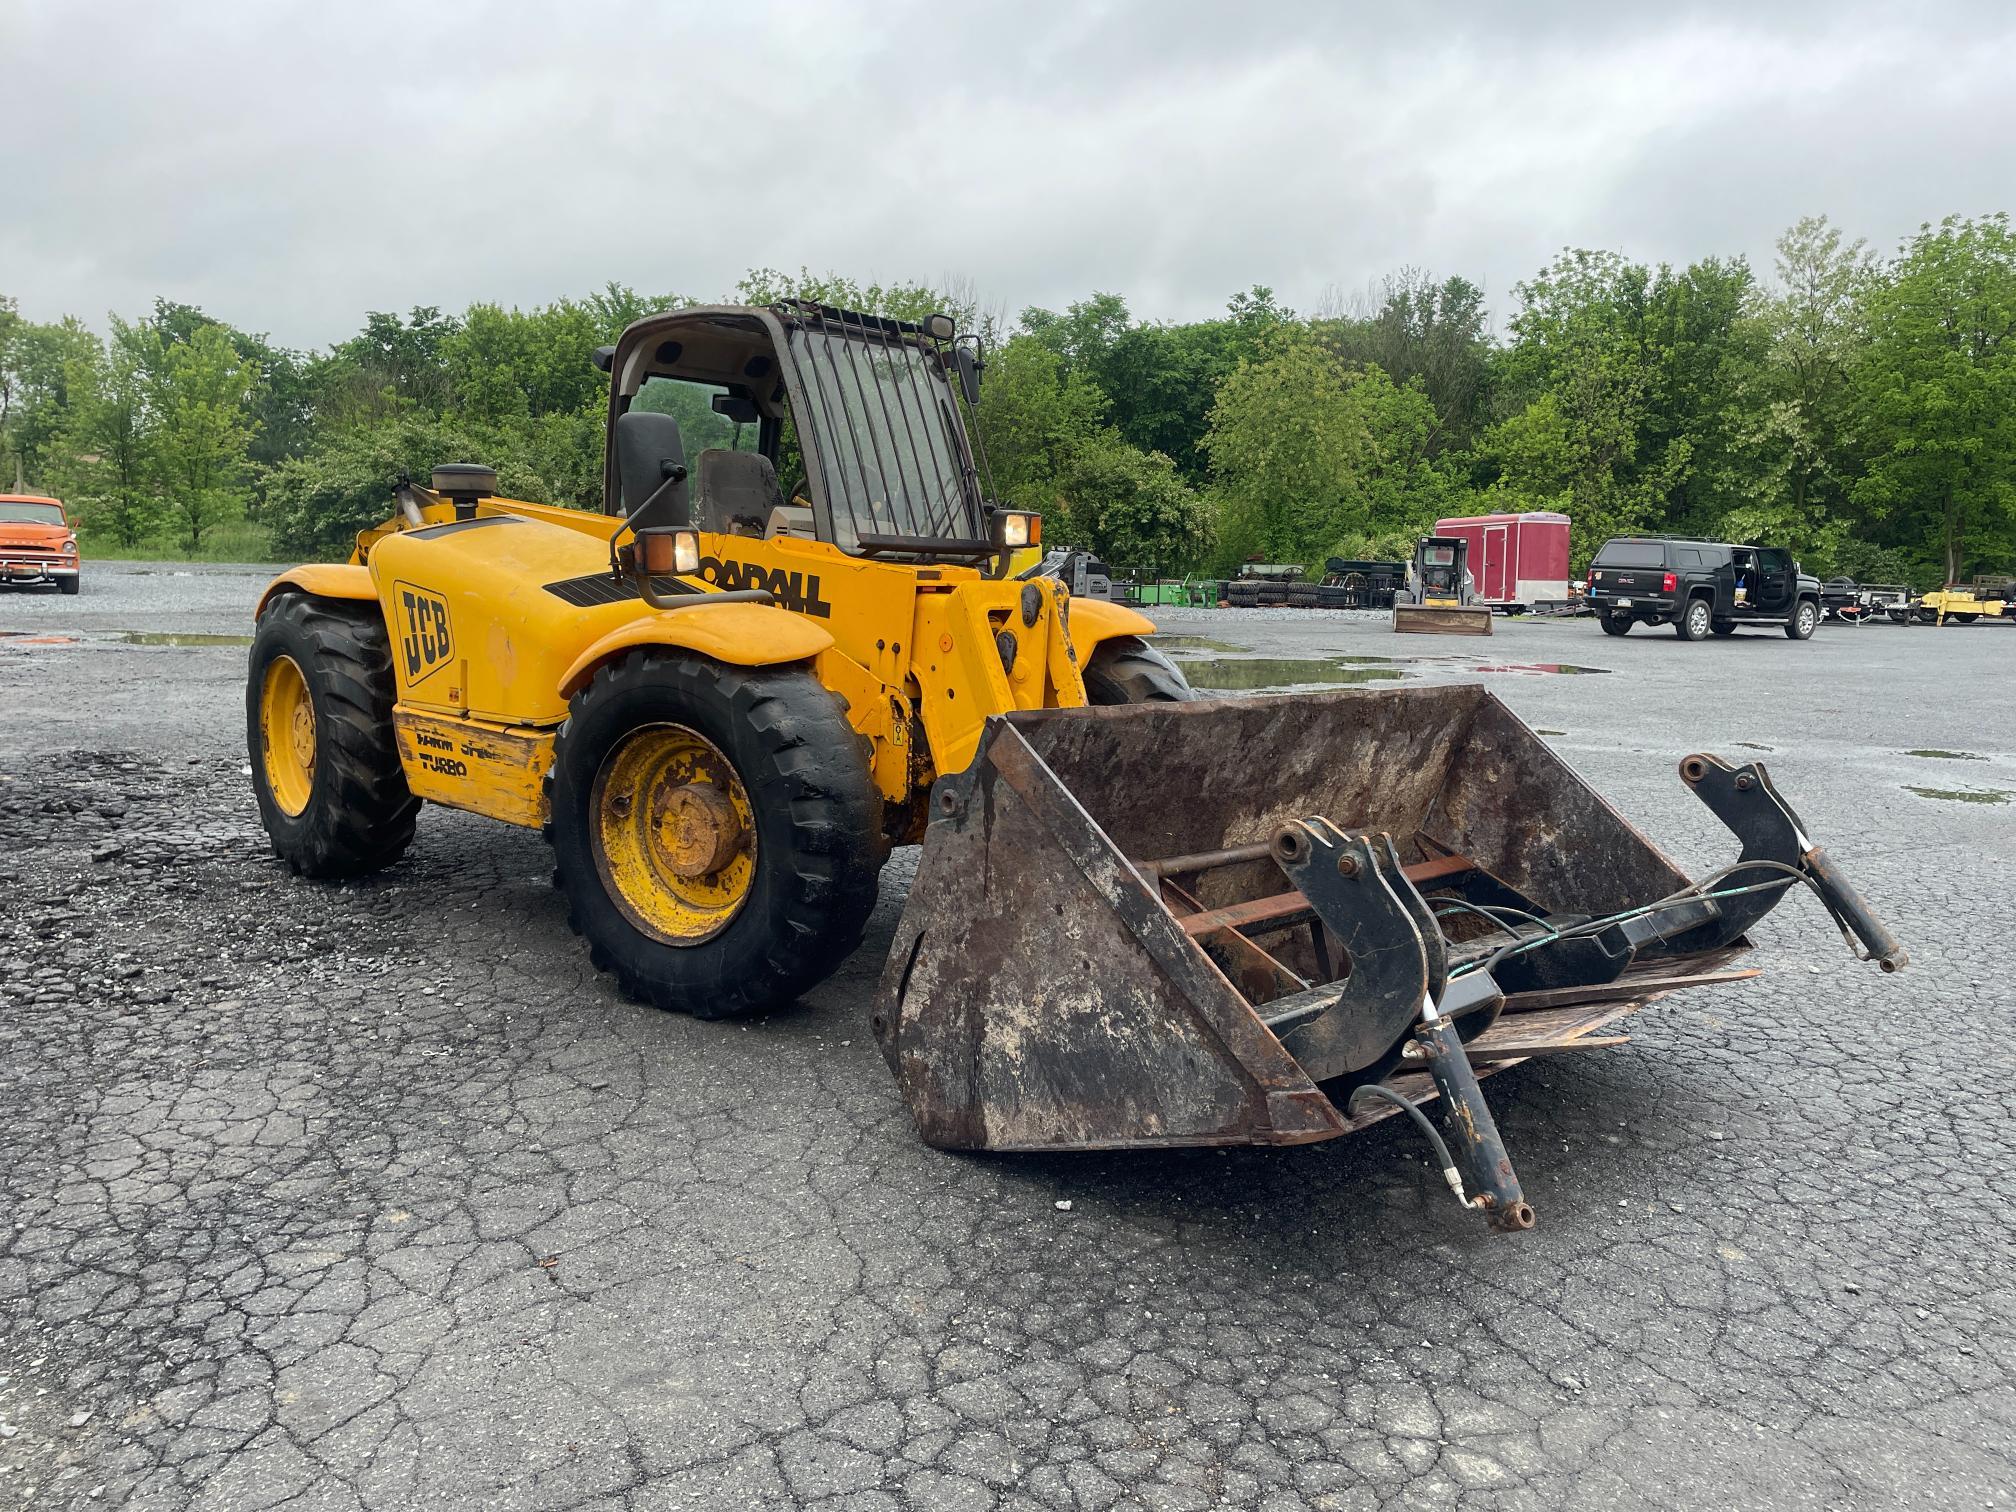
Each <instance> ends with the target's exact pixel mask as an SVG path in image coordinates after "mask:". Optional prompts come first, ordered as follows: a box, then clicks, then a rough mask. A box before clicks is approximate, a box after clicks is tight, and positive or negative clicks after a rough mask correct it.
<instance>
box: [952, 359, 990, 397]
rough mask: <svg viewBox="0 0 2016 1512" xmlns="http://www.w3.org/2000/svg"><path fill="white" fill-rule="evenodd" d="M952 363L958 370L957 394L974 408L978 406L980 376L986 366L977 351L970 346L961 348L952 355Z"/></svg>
mask: <svg viewBox="0 0 2016 1512" xmlns="http://www.w3.org/2000/svg"><path fill="white" fill-rule="evenodd" d="M952 360H953V362H954V363H956V364H957V365H958V368H959V392H960V393H962V394H964V395H965V396H966V402H967V403H968V404H969V405H972V406H974V407H975V408H978V407H979V404H980V375H981V373H983V372H985V371H986V368H987V364H986V363H985V362H984V361H983V360H982V359H981V356H980V354H979V352H978V351H976V350H975V349H974V348H972V347H970V346H962V347H960V348H959V349H958V351H957V352H955V353H954V354H953V358H952Z"/></svg>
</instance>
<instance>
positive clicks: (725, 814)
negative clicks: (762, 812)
mask: <svg viewBox="0 0 2016 1512" xmlns="http://www.w3.org/2000/svg"><path fill="white" fill-rule="evenodd" d="M652 804H653V807H654V809H655V810H656V812H654V813H653V815H652V816H651V817H652V825H651V833H652V840H653V843H654V844H655V845H656V846H657V847H658V848H659V849H660V850H661V851H662V852H663V856H664V864H665V868H666V870H668V871H670V872H671V873H672V874H673V875H674V876H675V877H711V876H713V875H714V874H715V873H716V872H718V871H720V870H721V868H722V867H724V866H726V865H727V864H728V863H729V862H730V861H732V860H734V859H735V856H736V853H737V852H739V851H740V850H741V849H742V837H743V835H744V834H745V831H744V829H743V827H742V821H741V819H740V818H739V817H737V815H736V813H735V805H734V804H733V803H731V802H730V801H729V799H728V795H727V794H725V793H723V792H722V791H721V790H720V789H719V788H717V787H715V786H713V784H711V783H703V782H689V783H687V784H686V785H685V786H684V787H675V788H660V789H659V790H658V793H657V795H656V796H655V797H654V798H653V800H652Z"/></svg>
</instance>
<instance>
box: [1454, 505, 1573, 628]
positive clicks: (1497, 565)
mask: <svg viewBox="0 0 2016 1512" xmlns="http://www.w3.org/2000/svg"><path fill="white" fill-rule="evenodd" d="M1435 534H1436V535H1438V536H1454V537H1458V538H1460V539H1462V540H1464V541H1467V542H1469V550H1470V575H1471V577H1472V578H1473V579H1475V581H1476V590H1477V591H1476V595H1475V597H1474V599H1473V600H1472V601H1473V602H1475V603H1479V604H1486V605H1489V606H1490V607H1491V608H1494V609H1505V610H1510V611H1512V612H1514V613H1516V612H1518V611H1519V610H1522V609H1530V608H1532V607H1533V606H1534V605H1535V604H1564V603H1566V602H1567V601H1568V516H1566V515H1565V514H1556V513H1554V512H1553V511H1552V510H1544V509H1535V510H1528V511H1527V512H1526V513H1524V514H1488V515H1463V516H1459V517H1457V518H1454V519H1447V520H1437V521H1436V522H1435Z"/></svg>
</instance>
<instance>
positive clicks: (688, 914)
mask: <svg viewBox="0 0 2016 1512" xmlns="http://www.w3.org/2000/svg"><path fill="white" fill-rule="evenodd" d="M547 781H548V787H547V793H548V798H549V800H550V803H551V810H552V817H551V820H550V822H549V824H548V828H547V835H548V838H549V839H550V840H551V841H552V843H553V851H554V857H555V861H556V868H557V869H556V878H555V879H556V881H557V882H558V883H559V886H560V888H561V890H562V891H563V892H564V893H565V894H566V897H567V916H568V922H569V923H570V924H571V925H572V926H573V927H574V930H575V932H576V933H578V934H580V935H582V936H584V937H585V938H586V939H587V941H588V949H589V956H590V958H591V959H592V960H593V961H594V963H595V964H596V966H597V967H599V968H601V969H602V970H605V971H608V972H611V973H613V974H614V975H615V977H616V979H617V980H618V981H619V982H620V983H621V984H622V986H623V988H624V990H625V991H626V992H628V993H629V994H630V995H631V996H632V997H634V998H637V999H639V1000H640V1001H643V1002H648V1003H653V1004H656V1005H657V1006H658V1007H660V1008H666V1009H671V1010H674V1011H677V1012H681V1013H690V1014H692V1015H693V1016H694V1017H695V1018H703V1019H715V1018H727V1017H731V1016H733V1015H735V1014H739V1013H749V1012H753V1011H756V1010H759V1009H764V1008H772V1007H776V1006H778V1005H780V1004H783V1003H788V1002H790V1001H791V1000H792V999H794V998H796V997H798V996H800V995H801V994H803V993H804V992H806V991H808V990H809V989H810V988H812V987H813V986H815V985H817V984H818V983H819V982H821V981H823V980H824V979H825V978H826V977H828V976H830V975H832V973H833V971H834V970H835V969H836V968H837V967H838V966H839V965H840V963H841V962H842V961H844V960H846V958H847V957H848V956H849V955H850V954H852V953H853V951H854V949H855V948H856V947H857V946H858V945H859V944H860V943H861V934H862V930H863V929H864V928H865V927H866V925H867V922H868V915H869V913H870V912H871V911H872V910H873V908H874V906H875V892H876V878H877V874H878V872H879V871H880V869H881V865H882V861H883V858H884V856H885V854H886V851H885V849H884V846H883V841H882V833H881V820H882V804H881V799H880V795H879V794H878V793H877V791H876V789H875V786H874V782H873V780H872V779H871V777H870V774H869V770H868V763H867V760H866V759H865V757H864V755H863V751H862V744H861V738H860V737H859V736H857V735H856V734H855V733H854V731H853V729H852V728H851V727H850V726H849V725H848V723H847V716H846V714H845V712H844V710H843V709H842V708H841V705H840V703H839V701H838V700H837V699H835V698H834V697H833V695H832V694H831V693H830V692H828V691H827V689H826V688H825V687H824V686H822V685H821V684H820V682H819V681H818V679H817V678H815V677H813V676H812V675H811V674H810V673H809V672H806V671H802V670H800V669H797V668H744V667H730V666H724V665H722V664H721V663H718V662H712V661H707V660H704V659H701V658H698V657H692V656H687V655H682V654H679V653H676V652H669V651H663V650H658V649H655V648H653V649H645V650H639V651H634V652H632V653H631V654H630V655H629V656H627V657H625V658H623V659H622V660H620V661H616V662H612V663H610V664H609V665H607V666H605V667H603V668H602V669H601V670H600V671H598V672H597V673H596V674H595V676H594V678H593V679H592V680H591V681H590V682H589V683H588V685H587V686H586V687H585V688H583V689H582V690H581V691H580V692H579V693H577V694H575V696H574V699H573V702H572V704H571V705H570V706H569V710H568V716H567V722H566V723H565V724H564V725H562V726H561V728H560V734H559V737H558V739H557V741H556V742H555V745H554V753H553V768H552V772H551V775H550V776H549V777H548V779H547Z"/></svg>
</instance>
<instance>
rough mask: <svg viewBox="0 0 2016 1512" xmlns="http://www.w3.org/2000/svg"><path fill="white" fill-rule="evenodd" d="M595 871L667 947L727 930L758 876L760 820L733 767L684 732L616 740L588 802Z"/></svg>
mask: <svg viewBox="0 0 2016 1512" xmlns="http://www.w3.org/2000/svg"><path fill="white" fill-rule="evenodd" d="M589 805H590V819H591V822H592V823H593V824H594V826H595V840H596V845H595V865H596V868H597V869H598V870H599V871H600V872H601V874H602V882H603V885H604V886H605V887H607V888H608V890H609V895H610V896H611V897H612V898H614V899H615V900H616V905H617V907H619V908H620V909H622V910H623V913H624V915H625V916H626V917H627V918H628V919H629V920H630V922H631V923H632V924H634V925H636V926H637V928H638V929H640V930H642V931H643V932H644V933H646V934H648V935H650V936H652V937H653V938H655V939H658V940H662V941H664V942H665V943H666V944H668V945H697V944H699V943H700V942H701V941H702V940H706V939H709V938H711V937H712V936H714V935H716V934H718V933H720V931H721V930H723V929H725V928H727V927H728V922H729V921H730V920H731V919H733V918H734V917H735V915H736V914H737V913H738V912H740V911H741V908H742V904H743V903H744V901H746V900H747V898H748V896H749V889H750V886H751V885H752V884H753V883H754V881H755V879H756V816H755V813H754V811H753V810H752V809H751V807H750V804H749V794H748V793H747V791H745V790H744V788H743V786H742V779H741V778H740V777H739V776H737V775H736V772H735V768H734V767H733V766H732V765H731V764H730V763H729V760H728V758H727V757H726V756H723V755H722V754H721V752H720V750H719V748H717V747H716V746H715V745H714V743H713V742H712V741H710V740H708V739H707V737H706V736H704V735H701V734H699V733H698V732H696V731H693V730H689V729H687V728H686V726H684V725H645V726H643V727H641V728H639V729H636V730H632V731H631V732H630V733H629V734H628V735H625V736H624V737H623V738H622V740H620V741H618V742H617V744H616V747H615V749H614V750H612V751H610V753H609V755H608V756H607V757H606V758H605V759H604V760H603V763H602V770H601V771H600V772H599V773H597V774H596V778H595V789H594V792H593V793H592V794H591V795H590V797H589Z"/></svg>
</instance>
